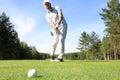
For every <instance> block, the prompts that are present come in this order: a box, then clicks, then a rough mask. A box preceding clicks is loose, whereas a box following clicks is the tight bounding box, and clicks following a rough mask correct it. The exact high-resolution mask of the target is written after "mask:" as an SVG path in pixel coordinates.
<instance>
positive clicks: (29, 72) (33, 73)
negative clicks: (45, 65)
mask: <svg viewBox="0 0 120 80" xmlns="http://www.w3.org/2000/svg"><path fill="white" fill-rule="evenodd" d="M35 76H37V70H36V69H30V70H29V71H28V77H35Z"/></svg>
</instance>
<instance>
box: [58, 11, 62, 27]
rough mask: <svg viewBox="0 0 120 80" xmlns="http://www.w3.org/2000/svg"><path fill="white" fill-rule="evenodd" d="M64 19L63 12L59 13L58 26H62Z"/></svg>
mask: <svg viewBox="0 0 120 80" xmlns="http://www.w3.org/2000/svg"><path fill="white" fill-rule="evenodd" d="M62 18H63V14H62V12H59V13H58V25H60V24H61V21H62Z"/></svg>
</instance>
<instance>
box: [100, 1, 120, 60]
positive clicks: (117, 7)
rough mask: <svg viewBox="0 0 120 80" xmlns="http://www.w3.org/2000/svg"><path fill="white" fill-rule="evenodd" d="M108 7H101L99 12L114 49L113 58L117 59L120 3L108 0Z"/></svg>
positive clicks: (119, 36)
mask: <svg viewBox="0 0 120 80" xmlns="http://www.w3.org/2000/svg"><path fill="white" fill-rule="evenodd" d="M107 6H108V8H103V9H102V11H103V13H100V15H101V17H102V19H103V20H104V22H105V25H106V29H105V31H106V32H107V33H108V34H109V35H110V40H111V44H112V47H113V50H114V59H118V54H119V45H120V4H119V0H110V1H109V2H108V3H107Z"/></svg>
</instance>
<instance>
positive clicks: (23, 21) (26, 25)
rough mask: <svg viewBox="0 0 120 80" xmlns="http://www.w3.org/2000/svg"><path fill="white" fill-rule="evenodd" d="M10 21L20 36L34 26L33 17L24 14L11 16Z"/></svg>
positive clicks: (24, 34) (27, 32)
mask: <svg viewBox="0 0 120 80" xmlns="http://www.w3.org/2000/svg"><path fill="white" fill-rule="evenodd" d="M16 14H17V13H16ZM11 21H12V23H13V24H14V25H15V28H16V31H17V32H18V34H19V36H20V37H24V36H26V35H27V34H29V33H30V32H31V31H32V30H33V28H34V27H35V20H34V18H32V17H29V16H25V15H24V14H19V15H13V16H11Z"/></svg>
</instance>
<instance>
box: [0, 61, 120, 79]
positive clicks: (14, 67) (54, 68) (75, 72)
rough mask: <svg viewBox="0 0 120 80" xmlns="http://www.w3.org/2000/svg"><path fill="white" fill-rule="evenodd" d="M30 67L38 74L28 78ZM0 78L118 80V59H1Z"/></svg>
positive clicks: (119, 63) (119, 76) (119, 77)
mask: <svg viewBox="0 0 120 80" xmlns="http://www.w3.org/2000/svg"><path fill="white" fill-rule="evenodd" d="M32 68H34V69H36V70H37V72H38V75H37V77H34V78H28V77H27V72H28V70H30V69H32ZM0 80H120V61H119V60H118V61H81V60H76V61H72V60H65V62H62V63H51V62H49V60H1V61H0Z"/></svg>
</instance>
